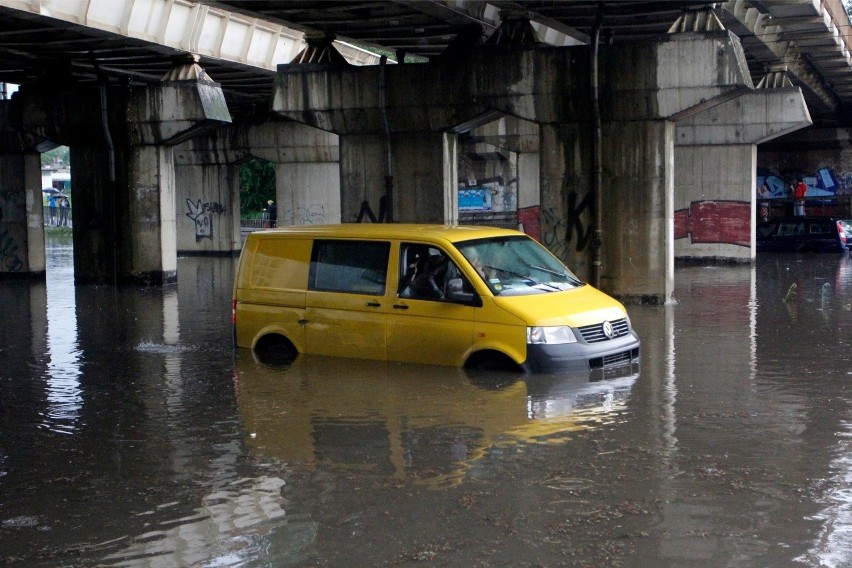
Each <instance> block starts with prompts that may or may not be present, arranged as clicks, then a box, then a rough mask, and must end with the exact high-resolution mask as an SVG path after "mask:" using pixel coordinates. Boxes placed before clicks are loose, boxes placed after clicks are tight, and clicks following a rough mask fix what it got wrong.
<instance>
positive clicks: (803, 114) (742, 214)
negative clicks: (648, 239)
mask: <svg viewBox="0 0 852 568" xmlns="http://www.w3.org/2000/svg"><path fill="white" fill-rule="evenodd" d="M810 123H811V119H810V115H809V114H808V110H807V106H806V105H805V103H804V99H803V96H802V93H801V91H800V90H799V89H798V88H795V87H792V86H789V87H785V88H776V89H756V90H753V91H747V92H744V93H740V94H739V96H737V97H734V98H729V99H728V100H726V101H724V102H722V103H720V104H717V105H715V106H713V107H710V108H705V109H700V110H699V111H698V112H694V113H692V114H690V115H689V116H686V117H683V118H681V119H680V120H678V121H677V127H676V144H677V146H676V148H675V153H674V156H675V160H674V162H675V178H676V181H675V188H676V189H675V206H674V208H675V211H674V222H675V257H676V258H677V259H678V261H681V262H682V261H698V260H700V261H707V260H713V261H718V260H721V261H724V262H750V261H752V260H753V259H754V257H755V222H756V215H755V203H756V186H757V179H756V170H757V144H759V143H764V142H767V141H769V140H773V139H775V138H777V137H779V136H782V135H784V134H786V133H788V132H791V131H795V130H799V129H801V128H803V127H805V126H808V125H809V124H810Z"/></svg>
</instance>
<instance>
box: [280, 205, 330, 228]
mask: <svg viewBox="0 0 852 568" xmlns="http://www.w3.org/2000/svg"><path fill="white" fill-rule="evenodd" d="M322 223H325V207H323V206H322V205H320V204H318V203H314V204H312V205H308V206H307V207H296V208H295V209H289V210H287V211H284V213H283V214H281V213H279V214H278V225H279V226H281V225H282V224H283V225H319V224H322Z"/></svg>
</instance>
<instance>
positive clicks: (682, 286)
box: [0, 240, 852, 567]
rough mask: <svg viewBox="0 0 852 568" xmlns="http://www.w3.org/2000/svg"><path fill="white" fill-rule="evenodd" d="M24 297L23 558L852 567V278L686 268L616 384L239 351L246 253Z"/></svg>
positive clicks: (14, 377)
mask: <svg viewBox="0 0 852 568" xmlns="http://www.w3.org/2000/svg"><path fill="white" fill-rule="evenodd" d="M48 247H49V248H48V255H49V257H48V276H47V280H46V283H45V282H41V283H22V282H5V281H4V282H0V303H2V306H3V307H2V326H0V564H5V565H8V566H21V567H24V566H25V567H42V566H51V567H53V566H59V567H70V566H121V567H171V566H198V567H232V566H246V567H260V566H275V567H278V566H346V567H352V566H466V567H467V566H471V567H475V566H511V567H519V566H529V567H533V566H583V567H584V566H595V567H598V566H659V567H665V566H689V567H695V566H713V567H716V566H737V567H766V566H797V565H799V566H829V567H844V566H852V258H850V256H849V255H844V256H835V255H819V256H802V255H777V256H764V257H761V258H760V259H759V261H758V262H757V264H756V266H754V267H748V266H733V267H713V268H703V267H689V268H680V269H678V270H677V272H676V297H677V304H675V305H671V306H665V307H663V306H633V307H631V308H630V313H631V318H632V321H633V324H634V326H635V327H636V328H637V330H638V332H639V334H640V336H641V338H642V341H643V359H642V364H641V369H626V370H625V372H622V373H618V374H613V375H611V376H610V375H608V376H604V377H600V376H588V375H585V376H584V375H579V376H578V375H571V376H530V377H526V378H524V377H515V376H511V375H505V374H496V375H487V374H480V375H470V374H466V373H465V372H463V371H461V370H457V369H448V368H440V367H429V366H414V365H397V364H377V363H372V362H359V361H352V360H322V359H310V358H302V359H299V360H298V361H297V362H296V363H295V364H294V365H292V366H290V367H287V368H272V367H266V366H264V365H262V364H259V363H258V362H256V361H255V360H254V359H253V358H252V357H251V355H250V354H246V353H239V354H237V356H236V357H235V356H234V354H233V351H232V347H231V329H230V294H231V283H232V281H233V276H234V269H235V260H234V259H230V258H182V259H179V264H178V285H177V286H176V287H167V288H165V289H154V290H148V289H119V290H115V289H112V288H109V287H80V288H76V289H75V287H74V285H73V272H72V270H73V269H72V267H71V256H72V255H71V252H72V251H71V247H70V245H69V244H68V243H62V242H59V241H54V240H49V242H48Z"/></svg>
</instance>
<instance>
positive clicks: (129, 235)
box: [71, 146, 177, 285]
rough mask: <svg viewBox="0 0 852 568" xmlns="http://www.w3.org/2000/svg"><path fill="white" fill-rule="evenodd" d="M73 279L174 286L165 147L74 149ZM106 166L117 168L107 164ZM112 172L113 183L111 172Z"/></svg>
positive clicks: (171, 185)
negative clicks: (112, 157) (111, 155)
mask: <svg viewBox="0 0 852 568" xmlns="http://www.w3.org/2000/svg"><path fill="white" fill-rule="evenodd" d="M71 162H72V163H73V164H74V172H75V173H74V180H75V181H74V184H73V185H72V192H73V200H74V244H75V246H74V268H75V271H74V279H75V281H77V282H78V283H82V284H104V283H114V284H140V283H141V284H146V285H158V284H166V283H171V282H175V281H176V270H177V253H176V232H175V178H174V170H173V159H172V150H171V148H170V147H167V146H134V147H131V148H119V149H117V150H116V152H115V156H114V159H112V160H111V159H110V155H109V151H108V150H106V149H104V148H85V147H79V146H72V147H71ZM111 162H113V163H114V166H111ZM111 167H114V168H115V175H114V179H112V176H111V174H110V170H111Z"/></svg>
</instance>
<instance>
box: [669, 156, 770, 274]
mask: <svg viewBox="0 0 852 568" xmlns="http://www.w3.org/2000/svg"><path fill="white" fill-rule="evenodd" d="M674 156H675V160H674V161H675V172H676V178H677V184H676V189H675V194H674V221H675V230H674V238H675V241H674V243H675V249H674V250H675V258H677V259H678V260H679V261H680V260H724V261H726V262H729V261H743V262H750V261H751V260H753V259H754V257H755V246H754V242H755V241H754V223H753V220H754V219H755V186H756V175H755V171H756V167H757V146H756V145H754V144H739V145H725V146H677V147H675V152H674Z"/></svg>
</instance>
